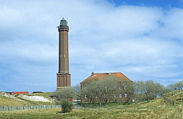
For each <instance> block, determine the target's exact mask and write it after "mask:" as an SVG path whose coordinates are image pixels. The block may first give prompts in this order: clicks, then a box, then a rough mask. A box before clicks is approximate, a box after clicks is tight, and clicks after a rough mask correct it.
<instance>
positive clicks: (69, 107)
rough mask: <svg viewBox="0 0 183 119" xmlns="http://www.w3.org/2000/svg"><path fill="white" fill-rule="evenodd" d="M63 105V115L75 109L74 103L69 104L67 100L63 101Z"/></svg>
mask: <svg viewBox="0 0 183 119" xmlns="http://www.w3.org/2000/svg"><path fill="white" fill-rule="evenodd" d="M61 105H62V112H63V113H66V112H71V111H72V108H73V104H72V102H69V101H67V100H62V101H61Z"/></svg>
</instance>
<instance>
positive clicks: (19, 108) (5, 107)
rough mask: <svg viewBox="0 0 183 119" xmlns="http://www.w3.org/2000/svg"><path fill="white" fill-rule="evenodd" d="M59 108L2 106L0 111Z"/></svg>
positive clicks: (50, 106) (47, 106) (48, 106)
mask: <svg viewBox="0 0 183 119" xmlns="http://www.w3.org/2000/svg"><path fill="white" fill-rule="evenodd" d="M51 108H61V105H37V106H3V107H0V111H12V110H28V109H51Z"/></svg>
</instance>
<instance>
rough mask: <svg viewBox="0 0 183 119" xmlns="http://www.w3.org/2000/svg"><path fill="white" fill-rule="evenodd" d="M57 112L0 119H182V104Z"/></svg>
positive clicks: (34, 112) (25, 112) (24, 112)
mask: <svg viewBox="0 0 183 119" xmlns="http://www.w3.org/2000/svg"><path fill="white" fill-rule="evenodd" d="M181 92H183V91H181ZM181 92H173V94H166V96H167V97H168V98H173V97H174V98H175V99H179V98H182V95H181V94H182V93H181ZM58 112H61V109H59V108H57V109H40V110H21V111H3V112H0V119H1V118H2V119H183V102H182V101H180V100H179V103H176V105H174V106H172V105H170V104H168V103H166V102H165V101H164V100H163V98H159V99H155V100H152V101H149V102H140V103H133V104H129V105H122V104H109V105H106V106H105V107H101V108H100V107H96V108H81V109H73V111H72V112H70V113H58Z"/></svg>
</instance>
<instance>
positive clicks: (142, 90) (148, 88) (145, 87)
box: [134, 81, 165, 100]
mask: <svg viewBox="0 0 183 119" xmlns="http://www.w3.org/2000/svg"><path fill="white" fill-rule="evenodd" d="M134 88H135V97H136V99H137V100H152V99H154V98H156V97H157V96H161V95H162V94H163V93H164V92H165V88H164V87H163V86H162V85H161V84H160V83H155V82H154V81H137V82H135V83H134Z"/></svg>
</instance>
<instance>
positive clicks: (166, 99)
mask: <svg viewBox="0 0 183 119" xmlns="http://www.w3.org/2000/svg"><path fill="white" fill-rule="evenodd" d="M163 98H164V100H165V101H166V102H168V103H170V104H171V105H174V103H175V102H174V101H173V100H171V99H169V98H167V97H165V96H163Z"/></svg>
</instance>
